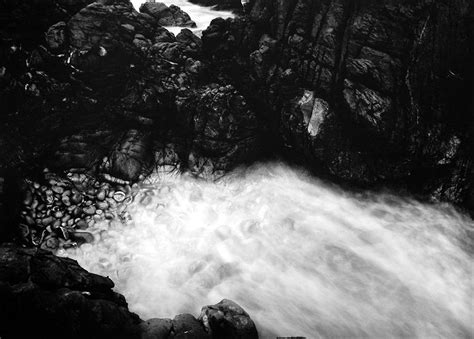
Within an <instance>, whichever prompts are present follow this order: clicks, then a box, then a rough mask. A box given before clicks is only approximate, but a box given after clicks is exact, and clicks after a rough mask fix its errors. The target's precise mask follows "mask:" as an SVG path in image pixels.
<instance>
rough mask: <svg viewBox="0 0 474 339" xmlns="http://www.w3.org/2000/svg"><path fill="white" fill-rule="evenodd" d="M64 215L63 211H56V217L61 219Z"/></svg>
mask: <svg viewBox="0 0 474 339" xmlns="http://www.w3.org/2000/svg"><path fill="white" fill-rule="evenodd" d="M63 216H64V215H63V212H61V211H57V212H55V213H54V217H55V218H56V219H61V218H62V217H63Z"/></svg>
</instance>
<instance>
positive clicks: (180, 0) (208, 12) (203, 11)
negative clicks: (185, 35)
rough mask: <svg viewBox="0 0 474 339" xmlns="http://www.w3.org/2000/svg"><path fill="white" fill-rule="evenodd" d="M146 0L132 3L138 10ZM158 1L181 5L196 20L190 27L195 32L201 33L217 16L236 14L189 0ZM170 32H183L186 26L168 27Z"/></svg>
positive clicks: (224, 16) (168, 4) (158, 0)
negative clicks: (194, 25) (193, 26)
mask: <svg viewBox="0 0 474 339" xmlns="http://www.w3.org/2000/svg"><path fill="white" fill-rule="evenodd" d="M144 2H145V0H132V4H133V6H134V7H135V9H136V10H137V11H138V10H139V9H140V5H141V4H142V3H144ZM156 2H162V3H164V4H165V5H167V6H170V5H176V6H178V7H180V8H181V9H182V10H183V11H185V12H186V13H188V14H189V16H190V17H191V19H192V20H193V21H194V22H196V25H197V27H196V28H188V29H190V30H191V31H193V32H194V33H195V34H197V35H200V32H201V31H203V30H205V29H206V28H207V27H208V26H209V24H210V23H211V21H212V20H213V19H215V18H218V17H221V18H224V19H227V18H232V17H234V14H232V12H230V11H215V10H213V9H212V8H210V7H203V6H199V5H195V4H193V3H190V2H188V1H187V0H156ZM166 28H167V29H168V30H169V31H170V32H172V33H174V34H175V35H176V34H178V33H179V32H181V30H182V29H183V28H184V27H166Z"/></svg>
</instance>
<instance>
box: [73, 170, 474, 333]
mask: <svg viewBox="0 0 474 339" xmlns="http://www.w3.org/2000/svg"><path fill="white" fill-rule="evenodd" d="M128 210H129V212H130V214H131V217H132V221H131V222H129V223H128V224H121V223H119V222H114V223H112V225H111V226H108V225H107V224H105V223H104V224H99V225H97V226H95V229H94V232H95V233H96V234H99V233H101V237H100V240H98V241H97V242H96V243H94V244H92V245H86V246H83V247H81V248H79V249H76V250H71V251H70V252H68V253H67V254H68V255H69V256H71V257H73V258H76V259H77V260H78V261H79V263H80V264H81V265H83V266H84V267H85V268H86V269H89V270H91V271H93V272H96V273H99V274H102V275H108V276H110V277H111V278H112V279H113V280H114V281H115V282H116V290H117V291H118V292H120V293H123V294H124V295H125V296H126V298H127V301H128V302H129V306H130V308H131V310H132V311H134V312H137V313H138V314H139V315H140V316H141V317H142V318H144V319H147V318H151V317H173V316H174V315H176V314H178V313H183V312H187V313H192V314H199V311H200V307H201V306H204V305H208V304H213V303H216V302H218V301H220V300H221V299H223V298H229V299H232V300H234V301H236V302H237V303H239V304H240V305H241V306H242V307H244V308H245V309H246V310H247V311H248V312H249V314H250V315H251V317H252V319H254V320H255V322H256V324H257V327H258V330H259V332H260V335H261V337H262V338H272V337H273V338H274V337H275V336H276V335H279V336H296V335H300V336H307V337H308V338H318V337H321V338H327V337H332V338H334V337H336V338H341V337H344V338H356V337H357V338H390V337H393V338H395V337H396V338H402V337H403V338H435V337H436V338H438V337H441V338H469V337H470V336H472V335H473V334H474V332H473V328H472V324H473V323H472V319H473V309H472V303H473V280H472V279H473V267H472V259H473V250H472V248H473V242H472V234H473V233H472V232H473V224H472V220H471V219H469V218H468V217H466V216H463V215H461V214H459V213H458V212H456V211H455V210H454V209H453V208H452V207H450V206H447V205H428V204H422V203H419V202H417V201H414V200H411V199H408V198H401V197H396V196H393V195H389V194H377V195H375V194H364V195H357V194H353V193H348V192H344V191H343V190H340V189H337V188H334V187H330V186H328V185H326V184H324V183H323V182H321V181H319V180H317V179H314V178H310V177H309V176H307V175H305V174H304V173H303V172H301V171H299V170H295V169H292V168H290V167H287V166H285V165H282V164H276V163H273V164H266V165H258V166H256V167H254V168H252V169H248V170H241V171H237V172H235V173H233V174H231V175H229V176H228V177H226V178H224V179H223V180H221V181H220V182H217V183H216V182H206V181H202V180H196V179H193V178H190V177H188V176H185V175H183V176H174V177H166V178H160V179H156V180H155V183H153V184H151V185H148V186H145V187H142V188H141V189H140V192H139V194H138V195H137V196H136V198H135V200H134V202H132V203H131V205H130V206H129V208H128ZM98 238H99V237H98Z"/></svg>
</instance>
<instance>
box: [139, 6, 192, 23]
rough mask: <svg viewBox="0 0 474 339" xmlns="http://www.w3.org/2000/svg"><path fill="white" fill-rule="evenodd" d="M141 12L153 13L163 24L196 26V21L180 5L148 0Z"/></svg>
mask: <svg viewBox="0 0 474 339" xmlns="http://www.w3.org/2000/svg"><path fill="white" fill-rule="evenodd" d="M140 12H142V13H146V14H149V15H151V16H152V17H153V18H155V19H156V20H158V23H159V24H160V25H161V26H178V27H196V23H195V22H194V21H192V20H191V18H190V17H189V15H188V14H187V13H186V12H184V11H183V10H181V8H179V7H178V6H175V5H171V6H169V7H168V6H166V5H165V4H164V3H162V2H156V3H155V2H146V3H144V4H142V5H141V6H140Z"/></svg>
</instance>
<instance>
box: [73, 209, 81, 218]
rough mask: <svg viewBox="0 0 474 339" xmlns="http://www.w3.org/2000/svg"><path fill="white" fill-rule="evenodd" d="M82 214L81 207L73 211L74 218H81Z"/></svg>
mask: <svg viewBox="0 0 474 339" xmlns="http://www.w3.org/2000/svg"><path fill="white" fill-rule="evenodd" d="M81 214H82V208H80V207H76V208H74V210H73V211H72V216H73V217H80V216H81Z"/></svg>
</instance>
